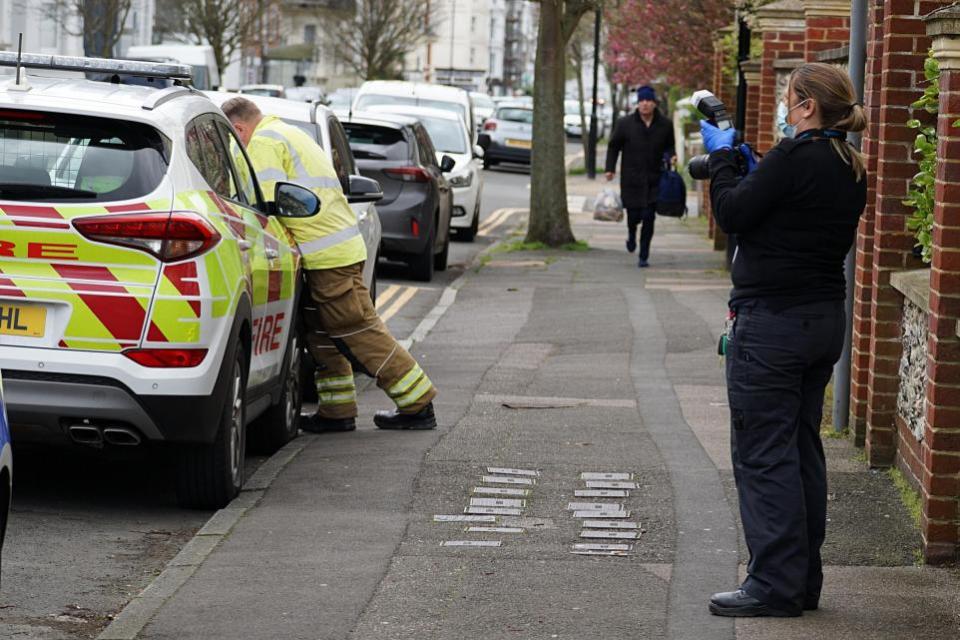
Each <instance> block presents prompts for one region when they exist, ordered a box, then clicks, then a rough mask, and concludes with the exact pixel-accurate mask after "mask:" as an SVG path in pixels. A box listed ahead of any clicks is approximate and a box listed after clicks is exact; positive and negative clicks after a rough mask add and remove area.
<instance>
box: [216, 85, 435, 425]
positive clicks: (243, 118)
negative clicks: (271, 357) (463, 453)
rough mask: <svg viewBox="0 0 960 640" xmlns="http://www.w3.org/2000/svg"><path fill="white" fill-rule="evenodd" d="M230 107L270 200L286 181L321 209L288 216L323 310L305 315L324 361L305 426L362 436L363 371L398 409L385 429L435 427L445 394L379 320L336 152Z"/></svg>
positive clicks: (387, 416) (379, 419)
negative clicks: (359, 385)
mask: <svg viewBox="0 0 960 640" xmlns="http://www.w3.org/2000/svg"><path fill="white" fill-rule="evenodd" d="M222 109H223V112H224V113H225V114H226V116H227V118H229V119H230V121H231V122H232V123H233V127H234V129H236V131H237V135H238V136H239V137H240V140H241V142H242V143H243V145H244V146H245V147H246V149H247V155H248V156H249V157H250V161H251V163H252V164H253V168H254V170H255V171H256V172H257V178H258V179H259V181H260V185H261V187H262V188H263V190H264V197H266V198H268V199H271V198H272V197H273V192H274V188H275V185H276V183H277V182H278V181H286V182H294V183H297V184H299V185H300V186H303V187H306V188H308V189H310V190H312V191H313V192H314V193H316V194H317V196H319V198H320V202H321V208H320V212H319V213H318V214H317V215H315V216H313V217H310V218H281V219H280V220H281V221H282V222H283V224H284V226H286V228H287V230H288V231H289V232H290V234H291V235H292V236H293V239H294V240H295V241H296V242H297V244H298V245H299V247H300V252H301V254H302V255H303V264H304V269H305V273H306V280H307V286H308V288H309V292H310V297H311V299H312V300H313V302H314V303H315V305H314V306H313V307H312V308H311V307H307V310H306V311H305V312H304V323H305V325H306V327H307V329H308V335H307V344H308V347H309V349H310V353H311V355H312V356H313V359H314V361H315V362H316V364H317V371H316V374H315V380H316V385H317V396H318V399H319V400H318V402H319V409H318V410H317V413H316V414H315V415H313V416H311V417H310V418H309V419H307V420H304V421H302V422H301V428H303V429H304V430H305V431H311V432H314V433H321V432H329V431H352V430H354V429H356V417H357V393H356V387H355V385H354V379H353V369H354V367H356V369H357V370H358V371H361V372H362V373H367V374H368V375H370V376H372V377H374V378H376V380H377V386H379V387H380V388H381V389H383V390H384V391H385V392H386V393H387V395H388V396H390V398H391V399H392V400H393V402H394V404H396V409H394V410H391V411H378V412H377V413H376V415H375V416H374V418H373V421H374V423H375V424H376V425H377V427H379V428H381V429H433V428H435V427H436V426H437V421H436V417H435V415H434V411H433V398H434V397H435V396H436V394H437V391H436V389H435V388H434V386H433V384H432V383H431V382H430V379H429V378H428V377H427V374H426V373H424V371H423V369H421V368H420V365H419V364H417V362H416V361H415V360H414V359H413V358H412V357H411V356H410V354H409V353H408V352H407V350H406V349H404V348H403V347H401V346H400V345H399V344H397V341H396V339H394V337H393V336H392V335H391V334H390V332H389V331H388V329H387V327H386V325H384V323H383V321H382V320H381V319H380V316H379V315H377V312H376V309H375V308H374V306H373V301H372V300H371V299H370V292H369V291H368V289H367V287H366V286H365V285H364V284H363V263H364V261H365V260H366V259H367V251H366V246H365V245H364V243H363V237H362V236H361V235H360V229H359V228H358V226H357V218H356V215H355V214H354V212H353V210H352V209H351V208H350V205H349V204H348V203H347V199H346V197H344V194H343V189H342V187H341V185H340V181H339V179H338V178H337V174H336V172H335V171H334V168H333V164H332V163H331V162H330V160H329V158H328V157H327V154H326V153H324V151H323V149H322V148H321V147H320V146H319V145H317V143H316V142H314V141H313V140H312V139H311V138H310V136H308V135H307V134H306V133H304V132H303V131H301V130H300V129H298V128H296V127H294V126H291V125H288V124H286V123H284V122H283V121H282V120H280V119H279V118H277V117H276V116H270V115H264V114H263V113H261V111H260V109H259V108H258V107H257V106H256V105H255V104H254V103H253V102H251V101H250V100H247V99H246V98H242V97H237V98H232V99H230V100H228V101H227V102H225V103H224V104H223V107H222ZM351 363H352V364H351Z"/></svg>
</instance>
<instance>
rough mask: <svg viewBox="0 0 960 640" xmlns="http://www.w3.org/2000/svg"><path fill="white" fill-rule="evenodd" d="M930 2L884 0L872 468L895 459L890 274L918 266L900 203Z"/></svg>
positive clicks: (895, 344)
mask: <svg viewBox="0 0 960 640" xmlns="http://www.w3.org/2000/svg"><path fill="white" fill-rule="evenodd" d="M930 4H932V3H929V2H903V1H902V0H885V2H884V5H883V56H882V58H881V62H880V75H881V79H882V82H881V89H880V100H879V105H880V106H879V112H880V118H879V120H880V125H879V135H878V137H877V142H878V144H877V148H878V152H877V165H876V166H877V190H876V200H875V211H874V225H873V227H874V232H873V256H872V266H871V270H872V274H871V276H872V278H871V306H870V315H871V317H872V322H871V325H870V347H869V353H870V363H869V372H868V374H867V411H866V421H867V429H866V441H865V445H866V453H867V460H868V462H869V463H870V464H871V465H872V466H875V467H885V466H889V465H890V464H891V463H893V462H894V454H895V453H896V449H897V442H898V439H899V434H898V431H897V425H896V420H895V419H896V413H897V390H898V388H899V366H900V355H901V351H902V348H901V339H900V318H901V314H902V300H903V299H902V296H901V295H900V293H899V292H897V291H896V290H895V289H893V287H891V286H890V274H891V273H892V272H894V271H900V270H903V269H905V268H908V267H909V268H915V267H919V266H922V265H921V264H920V262H919V261H918V260H916V259H915V258H913V257H912V250H913V245H914V242H915V241H914V237H913V233H912V232H911V231H909V230H908V229H907V218H908V217H909V214H910V210H909V209H908V207H907V206H906V205H904V204H903V199H904V197H905V196H906V194H907V189H908V187H909V183H910V178H912V177H913V175H914V174H915V173H916V170H917V166H916V162H915V161H914V159H913V140H914V138H916V132H915V131H914V130H913V129H909V128H907V126H906V124H905V122H906V121H907V120H908V119H909V118H919V119H921V120H927V119H929V118H928V115H927V114H926V112H925V111H923V110H922V109H921V110H914V109H912V108H911V107H910V104H911V103H912V102H913V101H914V100H916V99H917V97H918V96H919V95H920V92H921V91H922V89H921V88H922V87H924V86H925V85H926V81H925V79H924V75H923V63H924V60H925V59H926V57H927V50H928V49H929V48H930V38H928V37H927V36H926V28H925V26H924V24H923V20H922V19H921V18H922V16H923V15H924V14H925V13H926V12H928V11H929V10H930V9H931V8H932V7H930V6H929V5H930ZM910 437H912V435H911V436H910Z"/></svg>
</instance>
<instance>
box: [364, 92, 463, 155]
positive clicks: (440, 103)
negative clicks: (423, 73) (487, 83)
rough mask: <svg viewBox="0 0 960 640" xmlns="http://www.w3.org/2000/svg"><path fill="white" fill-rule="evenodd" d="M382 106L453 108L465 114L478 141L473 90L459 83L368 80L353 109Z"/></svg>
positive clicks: (449, 109)
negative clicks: (457, 85)
mask: <svg viewBox="0 0 960 640" xmlns="http://www.w3.org/2000/svg"><path fill="white" fill-rule="evenodd" d="M380 106H386V107H389V106H410V107H430V108H433V109H443V110H445V111H452V112H454V113H456V114H458V115H459V116H460V117H461V118H463V122H464V124H466V125H467V131H471V132H472V134H471V135H472V136H473V142H475V141H476V131H477V121H476V118H475V116H474V114H473V103H472V102H470V94H469V93H468V92H467V91H466V90H464V89H460V88H458V87H447V86H444V85H439V84H428V83H426V82H405V81H403V80H368V81H367V82H364V83H363V84H362V85H361V86H360V89H359V90H358V91H357V95H356V96H355V97H354V99H353V107H352V109H351V110H352V111H353V112H354V113H358V112H361V111H365V110H369V109H370V108H371V107H380Z"/></svg>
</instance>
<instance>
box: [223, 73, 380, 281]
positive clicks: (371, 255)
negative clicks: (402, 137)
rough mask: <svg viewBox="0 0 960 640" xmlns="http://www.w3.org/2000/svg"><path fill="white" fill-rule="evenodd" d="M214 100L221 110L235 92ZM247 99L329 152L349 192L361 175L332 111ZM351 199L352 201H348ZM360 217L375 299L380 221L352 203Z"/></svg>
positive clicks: (366, 277)
mask: <svg viewBox="0 0 960 640" xmlns="http://www.w3.org/2000/svg"><path fill="white" fill-rule="evenodd" d="M207 95H208V96H209V97H210V99H211V100H213V102H214V103H215V104H216V105H217V106H218V107H219V106H220V105H222V104H223V103H224V102H226V101H227V100H229V99H230V98H233V97H236V96H237V94H236V93H229V92H226V91H210V92H208V93H207ZM243 97H244V98H246V99H248V100H250V101H251V102H253V103H254V104H256V105H257V106H258V107H259V108H260V110H261V111H262V112H263V113H265V114H268V115H273V116H277V117H278V118H280V119H281V120H283V121H284V122H287V123H289V124H292V125H295V126H297V127H300V128H301V129H303V130H304V131H306V132H307V133H308V134H309V135H310V137H311V138H313V140H314V141H316V143H317V144H319V145H320V146H321V147H323V149H324V150H325V151H326V152H327V155H329V157H330V161H331V162H332V163H333V168H334V169H336V171H337V175H338V176H339V177H340V182H341V184H342V185H343V189H344V193H349V192H350V191H349V188H350V176H359V175H360V172H359V171H358V170H357V165H356V163H355V162H354V159H353V153H351V151H350V144H349V142H348V141H347V134H346V133H345V132H344V130H343V126H342V125H341V124H340V121H339V120H338V119H337V116H336V115H335V114H334V113H333V111H332V110H331V109H330V108H328V107H326V106H324V105H322V104H320V103H310V102H299V101H297V100H287V99H284V98H270V97H267V96H259V95H256V94H244V95H243ZM348 199H349V198H348ZM350 206H351V207H352V208H353V211H354V213H356V214H357V223H358V224H359V225H360V233H362V234H363V239H364V242H365V244H366V245H367V256H368V258H367V262H366V264H365V265H364V267H363V281H364V283H365V284H366V285H367V287H368V288H369V289H370V294H371V295H372V296H374V297H376V291H377V283H376V270H375V267H376V264H377V254H378V252H379V250H380V234H381V226H380V218H379V216H378V215H377V208H376V207H375V206H374V204H373V203H372V202H364V203H350Z"/></svg>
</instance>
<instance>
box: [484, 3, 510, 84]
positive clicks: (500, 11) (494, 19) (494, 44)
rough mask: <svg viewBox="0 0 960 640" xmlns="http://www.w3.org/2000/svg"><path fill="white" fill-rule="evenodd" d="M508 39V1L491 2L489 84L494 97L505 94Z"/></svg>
mask: <svg viewBox="0 0 960 640" xmlns="http://www.w3.org/2000/svg"><path fill="white" fill-rule="evenodd" d="M506 39H507V0H490V46H489V54H490V64H489V65H488V66H487V76H488V78H489V79H488V81H487V84H488V85H489V87H490V93H492V94H493V95H502V94H503V56H504V51H505V49H504V47H505V45H506Z"/></svg>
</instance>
